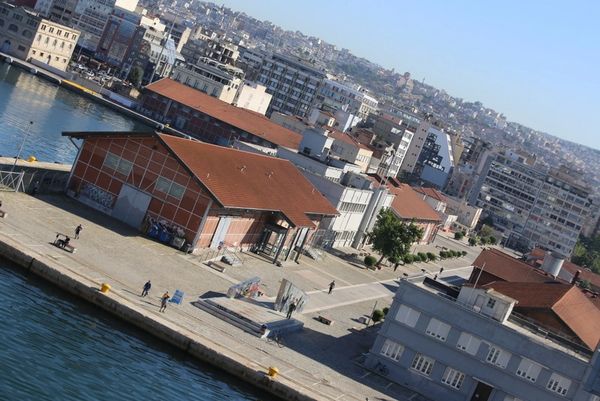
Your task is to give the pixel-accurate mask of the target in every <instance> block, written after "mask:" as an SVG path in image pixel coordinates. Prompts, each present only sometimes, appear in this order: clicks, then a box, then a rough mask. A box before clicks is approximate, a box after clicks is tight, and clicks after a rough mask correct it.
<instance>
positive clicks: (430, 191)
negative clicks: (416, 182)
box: [413, 187, 446, 202]
mask: <svg viewBox="0 0 600 401" xmlns="http://www.w3.org/2000/svg"><path fill="white" fill-rule="evenodd" d="M413 189H414V190H415V191H417V192H418V193H420V194H423V195H426V196H429V197H430V198H433V199H435V200H437V201H440V202H446V197H445V196H444V194H443V193H441V192H440V191H438V190H437V189H435V188H427V187H413Z"/></svg>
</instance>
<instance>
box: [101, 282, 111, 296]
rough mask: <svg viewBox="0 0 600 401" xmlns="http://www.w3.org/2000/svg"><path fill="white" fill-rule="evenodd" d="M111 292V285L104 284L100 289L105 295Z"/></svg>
mask: <svg viewBox="0 0 600 401" xmlns="http://www.w3.org/2000/svg"><path fill="white" fill-rule="evenodd" d="M109 291H110V284H106V283H102V286H101V287H100V292H101V293H103V294H107V293H108V292H109Z"/></svg>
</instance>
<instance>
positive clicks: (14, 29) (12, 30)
mask: <svg viewBox="0 0 600 401" xmlns="http://www.w3.org/2000/svg"><path fill="white" fill-rule="evenodd" d="M8 30H9V31H11V32H18V31H19V28H18V27H17V26H16V25H15V24H10V25H9V26H8Z"/></svg>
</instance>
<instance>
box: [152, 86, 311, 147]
mask: <svg viewBox="0 0 600 401" xmlns="http://www.w3.org/2000/svg"><path fill="white" fill-rule="evenodd" d="M145 90H146V91H150V92H154V93H157V94H159V95H161V96H164V97H166V98H169V99H172V100H174V101H176V102H177V103H180V104H183V105H185V106H188V107H190V108H192V109H194V110H197V111H199V112H201V113H204V114H207V115H209V116H211V117H214V118H215V119H217V120H220V121H222V122H224V123H227V124H229V125H231V126H234V127H236V128H239V129H241V130H243V131H246V132H248V133H250V134H252V135H255V136H257V137H260V138H262V139H264V140H266V141H268V142H271V143H273V144H275V145H278V146H283V147H286V148H292V149H298V146H299V145H300V141H301V140H302V136H301V135H300V134H298V133H296V132H293V131H291V130H289V129H287V128H284V127H282V126H280V125H278V124H275V123H274V122H272V121H271V120H269V119H268V118H266V117H265V116H263V115H261V114H259V113H253V112H251V111H249V110H246V109H242V108H238V107H235V106H232V105H230V104H229V103H225V102H223V101H221V100H219V99H216V98H214V97H212V96H209V95H206V94H204V93H202V92H200V91H199V90H196V89H194V88H191V87H189V86H186V85H184V84H182V83H179V82H176V81H174V80H172V79H170V78H163V79H161V80H159V81H156V82H153V83H151V84H150V85H148V86H146V87H145Z"/></svg>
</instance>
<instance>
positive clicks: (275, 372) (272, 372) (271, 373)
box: [267, 366, 279, 379]
mask: <svg viewBox="0 0 600 401" xmlns="http://www.w3.org/2000/svg"><path fill="white" fill-rule="evenodd" d="M278 374H279V369H277V368H275V367H273V366H270V367H269V373H268V374H267V375H268V376H269V377H271V378H273V379H274V378H276V377H277V375H278Z"/></svg>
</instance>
